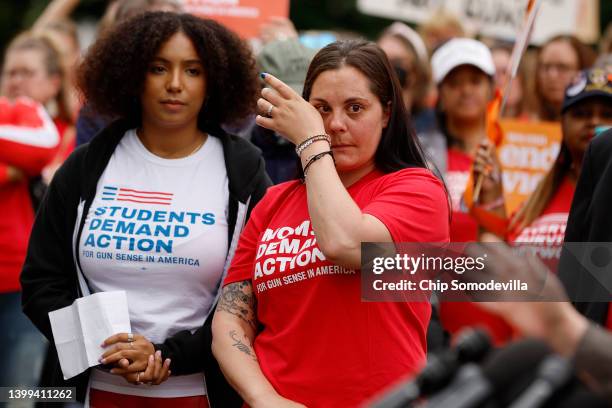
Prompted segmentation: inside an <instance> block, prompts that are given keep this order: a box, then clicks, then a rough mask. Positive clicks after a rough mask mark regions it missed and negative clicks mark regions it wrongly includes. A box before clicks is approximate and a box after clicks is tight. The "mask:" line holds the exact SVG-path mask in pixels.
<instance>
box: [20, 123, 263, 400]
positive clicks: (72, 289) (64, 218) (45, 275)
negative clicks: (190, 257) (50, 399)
mask: <svg viewBox="0 0 612 408" xmlns="http://www.w3.org/2000/svg"><path fill="white" fill-rule="evenodd" d="M128 128H129V125H128V124H127V123H126V122H123V121H117V122H115V123H113V124H111V125H110V126H108V127H107V128H106V129H104V130H103V131H102V132H101V133H100V134H99V135H98V136H96V137H95V138H94V139H93V140H92V141H91V142H90V143H89V144H86V145H83V146H81V147H79V148H78V149H76V150H75V151H74V152H73V153H72V155H71V156H70V157H69V158H68V159H67V160H66V162H65V163H64V165H63V166H62V167H61V168H60V169H59V170H58V171H57V173H56V175H55V177H54V178H53V182H52V183H51V185H50V187H49V190H48V192H47V194H46V196H45V198H44V200H43V202H42V204H41V206H40V209H39V211H38V214H37V216H36V220H35V222H34V227H33V229H32V235H31V237H30V244H29V248H28V254H27V257H26V261H25V264H24V267H23V271H22V274H21V285H22V289H23V298H22V305H23V311H24V313H25V314H26V315H27V316H28V317H29V318H30V319H31V320H32V322H33V323H34V324H35V325H36V327H38V329H39V330H40V331H41V332H42V333H43V334H44V335H45V337H47V339H48V340H49V342H50V343H51V344H53V336H52V331H51V325H50V322H49V317H48V313H49V312H51V311H53V310H57V309H60V308H62V307H65V306H68V305H70V304H72V302H74V300H75V299H76V298H77V297H79V296H80V295H81V290H80V288H79V283H78V277H77V269H76V268H77V265H75V262H76V264H78V266H79V267H80V263H79V257H78V252H79V251H78V246H79V245H78V241H79V239H80V235H81V231H82V229H83V225H84V220H85V217H80V216H79V207H81V209H82V212H81V214H87V213H88V211H89V207H90V205H91V203H92V201H93V199H94V198H95V195H96V187H97V184H98V180H99V178H100V177H101V175H102V173H103V172H104V170H105V168H106V166H107V164H108V162H109V160H110V158H111V156H112V154H113V152H114V151H115V148H116V147H117V145H118V144H119V142H120V140H121V138H122V137H123V135H124V133H125V131H126V130H128ZM210 133H211V134H213V135H215V136H218V137H219V138H220V139H221V142H222V145H223V152H224V156H225V163H226V167H227V175H228V180H229V206H228V207H229V214H228V243H230V244H229V245H228V259H231V257H233V254H234V251H235V249H236V245H237V240H238V236H239V235H240V232H241V230H242V228H243V227H244V223H245V220H246V218H247V217H248V215H249V213H250V211H251V210H252V208H253V207H254V205H255V204H256V203H257V202H258V201H259V200H260V199H261V198H262V197H263V195H264V193H265V191H266V189H267V187H268V186H269V185H270V184H271V183H270V179H269V178H268V176H267V175H266V173H265V164H264V161H263V159H262V157H261V153H260V152H259V150H258V149H257V148H256V147H254V146H253V145H251V144H250V143H249V142H247V141H245V140H243V139H241V138H238V137H235V136H230V135H227V134H226V133H225V132H223V131H222V130H221V129H215V130H214V131H210ZM77 220H80V221H79V223H78V224H77ZM75 230H76V233H77V237H78V238H77V240H76V242H74V241H73V233H74V232H75ZM219 283H221V282H219ZM212 315H213V313H210V314H209V316H208V318H207V319H206V322H205V323H204V325H203V327H201V328H200V329H198V330H197V331H196V332H195V333H193V334H192V333H191V332H190V331H187V330H186V331H181V332H179V333H177V334H175V335H174V336H172V337H170V338H168V339H166V341H164V343H163V344H156V345H155V348H156V349H159V350H161V351H162V356H163V358H170V359H171V360H172V366H171V370H172V374H173V375H184V374H192V373H196V372H201V371H204V372H205V373H206V386H207V390H208V398H209V400H210V402H211V406H212V407H219V406H220V407H231V406H240V405H241V400H240V398H239V397H238V394H236V393H235V392H234V391H233V389H232V388H231V387H230V386H229V385H228V384H227V382H226V381H225V379H224V377H223V375H222V374H221V371H220V369H219V366H218V365H217V362H216V360H215V359H214V358H213V356H212V352H211V348H210V346H211V343H212V332H211V322H212ZM55 374H56V375H54V376H53V377H54V378H52V379H51V380H50V383H49V384H42V385H45V386H72V387H77V399H78V400H80V401H83V400H84V398H85V392H86V387H87V381H88V375H89V371H87V372H85V373H83V374H81V375H79V376H77V377H74V378H72V379H71V380H69V381H64V380H63V377H62V374H61V370H60V367H59V363H57V366H56V370H55Z"/></svg>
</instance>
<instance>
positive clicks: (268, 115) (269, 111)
mask: <svg viewBox="0 0 612 408" xmlns="http://www.w3.org/2000/svg"><path fill="white" fill-rule="evenodd" d="M272 109H274V105H272V104H270V107H269V108H268V111H267V112H266V116H267V117H269V118H271V117H272Z"/></svg>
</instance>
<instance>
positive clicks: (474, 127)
mask: <svg viewBox="0 0 612 408" xmlns="http://www.w3.org/2000/svg"><path fill="white" fill-rule="evenodd" d="M431 63H432V64H431V65H432V71H433V78H434V81H435V82H436V84H437V85H438V95H439V100H438V106H437V111H438V112H437V114H438V129H437V130H436V132H432V133H428V134H423V135H420V136H421V140H424V141H425V142H426V145H427V147H428V151H429V152H432V151H433V149H431V148H430V147H431V146H434V145H435V144H436V141H438V143H437V145H440V143H439V141H440V140H441V141H442V143H441V145H442V146H444V145H445V146H446V149H444V150H442V151H438V152H435V153H436V156H434V157H432V159H433V161H434V162H435V163H436V165H437V167H438V169H439V170H440V173H441V174H443V175H444V180H445V182H446V185H447V187H448V190H449V193H450V197H451V202H452V222H451V234H450V237H451V241H452V242H472V241H478V240H479V238H480V232H481V227H480V225H479V223H478V221H477V220H476V218H474V217H473V216H472V214H471V213H470V212H469V209H468V208H467V206H466V203H465V201H464V198H463V197H464V193H465V191H466V188H467V186H468V183H469V180H470V172H471V168H472V164H473V162H474V158H475V157H476V152H477V151H478V149H479V146H487V147H486V148H487V149H492V147H490V144H491V143H490V142H489V141H488V137H487V109H488V106H489V104H490V103H491V102H492V100H493V97H494V94H495V88H494V77H493V76H494V74H495V65H494V62H493V58H492V56H491V52H490V51H489V48H488V47H487V46H486V45H485V44H483V43H481V42H479V41H476V40H473V39H469V38H455V39H453V40H450V41H448V42H447V43H445V44H444V45H442V46H441V47H440V48H438V50H437V51H436V52H435V53H434V55H433V56H432V60H431ZM438 150H440V149H438ZM496 176H497V177H500V174H499V172H498V173H497V174H496ZM490 196H491V194H490V192H489V191H486V192H484V191H483V192H482V194H481V198H480V200H479V202H481V203H486V208H489V209H490V210H491V211H493V212H494V213H496V214H497V215H500V216H504V217H505V212H504V209H503V202H502V203H501V204H502V205H500V204H499V202H495V200H491V197H490ZM439 311H440V321H441V323H442V326H443V327H444V328H445V329H446V330H447V331H448V332H450V333H451V334H455V333H458V332H460V331H461V330H462V329H463V328H464V327H465V326H471V325H481V326H483V327H484V328H486V329H487V330H488V332H489V334H490V335H491V337H492V338H493V340H494V341H495V342H497V343H502V342H503V341H505V340H506V339H508V338H509V337H510V336H511V335H512V333H513V330H512V328H511V327H510V326H509V325H508V324H507V323H506V322H505V321H504V320H503V319H501V318H500V317H498V316H495V315H493V314H491V313H488V312H486V311H485V310H483V309H481V308H480V307H478V306H477V305H476V304H473V303H460V302H451V303H447V302H441V303H440V307H439Z"/></svg>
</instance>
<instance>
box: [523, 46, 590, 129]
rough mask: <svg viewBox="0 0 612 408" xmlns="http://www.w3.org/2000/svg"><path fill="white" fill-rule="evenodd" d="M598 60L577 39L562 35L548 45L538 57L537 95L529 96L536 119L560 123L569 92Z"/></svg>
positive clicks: (532, 112) (534, 92) (535, 85)
mask: <svg viewBox="0 0 612 408" xmlns="http://www.w3.org/2000/svg"><path fill="white" fill-rule="evenodd" d="M594 60H595V53H594V52H593V51H592V50H591V49H590V48H588V47H587V46H586V45H585V44H583V43H582V42H581V41H580V40H578V39H577V38H576V37H574V36H571V35H558V36H555V37H552V38H551V39H549V40H548V41H546V42H545V43H544V44H543V45H542V47H541V48H540V50H539V53H538V56H537V63H536V72H535V76H534V78H535V81H534V84H533V91H532V92H530V93H528V95H532V98H531V100H530V101H529V106H528V109H529V112H530V114H531V116H532V119H534V120H541V121H559V120H560V118H561V106H562V105H563V97H564V92H565V88H567V86H568V85H569V83H570V82H571V80H572V78H574V77H575V76H576V74H577V73H578V71H580V70H584V69H587V68H590V67H591V66H592V65H593V62H594Z"/></svg>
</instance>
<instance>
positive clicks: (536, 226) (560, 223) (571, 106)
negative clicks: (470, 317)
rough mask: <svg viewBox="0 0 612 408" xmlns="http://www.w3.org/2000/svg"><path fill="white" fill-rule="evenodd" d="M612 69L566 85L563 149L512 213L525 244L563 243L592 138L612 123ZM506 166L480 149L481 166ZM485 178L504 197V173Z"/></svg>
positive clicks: (512, 229)
mask: <svg viewBox="0 0 612 408" xmlns="http://www.w3.org/2000/svg"><path fill="white" fill-rule="evenodd" d="M611 75H612V71H606V70H604V69H597V68H595V69H592V70H586V71H581V72H580V73H579V74H578V75H577V76H576V77H575V78H574V79H573V81H572V82H571V83H570V85H569V86H568V87H567V89H566V90H565V98H564V101H563V106H562V108H561V129H562V141H561V149H560V151H559V155H558V156H557V158H556V159H555V162H554V164H553V166H552V168H551V169H550V170H549V171H548V172H547V173H546V175H544V177H543V178H542V180H541V181H540V183H539V184H538V186H537V187H536V189H535V190H534V192H533V193H531V195H530V196H529V198H528V199H527V201H526V202H525V203H524V204H523V205H522V206H521V207H520V208H519V210H518V211H517V212H516V214H514V215H512V217H511V219H510V223H509V227H508V235H507V240H508V241H509V242H515V243H520V244H551V245H554V244H557V245H558V244H561V243H562V242H563V237H564V235H565V230H566V223H567V217H568V214H569V211H570V206H571V203H572V198H573V196H574V189H575V186H576V182H577V181H578V178H579V177H580V171H581V169H582V161H583V158H584V154H585V152H586V150H587V147H588V145H589V142H590V141H591V140H592V139H593V137H595V134H596V130H597V128H598V127H600V126H612V80H611V79H610V76H611ZM487 166H489V169H491V170H489V173H488V174H494V173H497V172H500V171H501V169H499V167H498V163H497V162H496V161H495V160H494V159H493V158H492V157H491V155H490V154H487V152H486V150H485V149H480V150H479V152H478V157H477V165H475V166H474V170H475V172H476V173H477V174H478V173H483V172H486V171H485V170H484V169H485V167H487ZM488 179H489V180H488V182H487V183H483V193H485V194H487V193H488V192H489V191H490V190H494V191H495V193H492V198H491V200H492V201H497V200H500V199H501V200H503V196H502V194H501V192H502V188H501V178H495V180H491V177H488Z"/></svg>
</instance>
